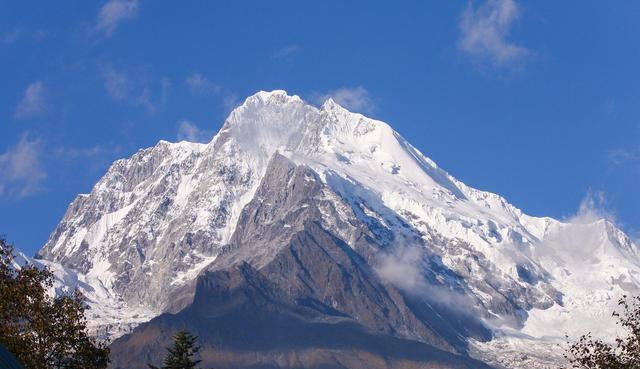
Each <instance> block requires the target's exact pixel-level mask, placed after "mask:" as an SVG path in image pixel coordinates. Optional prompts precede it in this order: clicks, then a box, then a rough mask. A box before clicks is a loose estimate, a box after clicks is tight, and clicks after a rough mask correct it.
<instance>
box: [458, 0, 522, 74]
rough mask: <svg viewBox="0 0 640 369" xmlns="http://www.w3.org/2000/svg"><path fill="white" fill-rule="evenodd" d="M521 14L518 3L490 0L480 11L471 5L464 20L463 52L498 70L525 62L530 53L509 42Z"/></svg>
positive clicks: (461, 46)
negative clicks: (500, 67) (523, 60)
mask: <svg viewBox="0 0 640 369" xmlns="http://www.w3.org/2000/svg"><path fill="white" fill-rule="evenodd" d="M519 13H520V12H519V8H518V4H517V3H516V2H515V1H514V0H486V1H485V2H484V3H483V4H481V5H480V6H478V7H477V8H474V6H473V4H472V3H469V4H468V5H467V8H466V9H465V10H464V12H463V13H462V16H461V17H460V23H459V27H460V41H459V46H460V49H461V50H462V51H464V52H466V53H468V54H469V55H472V56H474V57H478V58H481V59H483V60H485V61H488V62H489V63H491V64H493V65H494V66H506V65H511V64H512V63H514V62H518V61H521V60H522V59H523V58H524V57H525V56H526V55H527V54H529V50H528V49H527V48H525V47H523V46H520V45H516V44H514V43H512V42H510V41H509V40H508V39H507V37H508V36H509V32H510V31H511V28H512V26H513V24H514V22H515V21H516V20H517V19H518V17H519Z"/></svg>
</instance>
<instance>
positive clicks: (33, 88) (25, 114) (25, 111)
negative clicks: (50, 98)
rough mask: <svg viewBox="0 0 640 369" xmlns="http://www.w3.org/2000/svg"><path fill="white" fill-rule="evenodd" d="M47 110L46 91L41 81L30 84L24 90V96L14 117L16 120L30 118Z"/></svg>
mask: <svg viewBox="0 0 640 369" xmlns="http://www.w3.org/2000/svg"><path fill="white" fill-rule="evenodd" d="M46 109H47V102H46V90H45V87H44V83H43V82H42V81H36V82H33V83H31V84H30V85H29V86H27V88H26V89H25V90H24V94H23V96H22V99H21V100H20V102H18V106H17V107H16V112H15V114H14V116H15V117H16V118H31V117H35V116H37V115H40V114H42V113H44V112H45V111H46Z"/></svg>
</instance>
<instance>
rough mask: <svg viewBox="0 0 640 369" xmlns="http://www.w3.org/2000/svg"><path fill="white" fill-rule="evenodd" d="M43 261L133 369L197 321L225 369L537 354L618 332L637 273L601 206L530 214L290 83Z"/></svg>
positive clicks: (142, 182) (78, 211)
mask: <svg viewBox="0 0 640 369" xmlns="http://www.w3.org/2000/svg"><path fill="white" fill-rule="evenodd" d="M37 257H38V258H39V259H42V260H43V263H47V264H48V265H51V266H52V267H53V268H54V269H56V270H57V275H58V276H59V278H60V280H61V283H62V284H66V285H67V286H79V287H80V288H81V289H83V290H84V291H85V293H86V294H87V296H88V297H89V299H90V306H91V309H90V314H91V323H92V327H93V329H95V331H96V333H97V334H100V335H103V336H106V337H110V338H117V337H120V336H122V335H123V334H126V335H124V336H123V337H121V338H120V339H118V340H117V341H116V342H115V343H114V345H113V349H114V352H115V353H116V354H117V355H118V356H117V359H115V363H114V366H115V367H122V368H129V367H134V366H135V365H136V364H139V363H142V364H144V362H145V360H147V359H148V358H149V356H153V355H158V353H157V352H154V351H153V349H152V347H153V346H154V345H155V346H158V345H157V342H156V340H155V338H154V337H155V336H156V335H161V334H164V335H165V336H167V337H168V336H170V333H168V332H170V331H171V330H172V329H173V328H175V327H184V326H187V327H189V328H190V329H192V330H193V331H194V332H195V333H197V334H198V335H200V336H201V337H202V339H203V340H204V341H203V346H204V349H203V360H204V362H205V363H207V364H208V365H209V364H210V365H215V366H216V367H221V368H225V367H243V368H244V367H246V368H249V367H252V368H253V367H265V368H267V367H268V368H271V367H273V368H299V367H300V368H310V367H313V368H316V367H317V368H321V367H331V368H333V367H341V368H354V369H355V368H360V367H369V368H387V367H393V368H405V367H406V368H411V367H416V366H420V367H422V366H421V365H426V364H425V363H429V365H434V366H437V365H440V366H444V367H481V365H483V364H480V363H479V362H477V361H474V359H472V358H471V356H473V357H475V358H476V359H480V360H483V361H485V362H487V363H489V364H491V365H501V366H505V367H519V366H520V367H521V366H522V365H523V362H524V363H527V365H530V366H535V365H538V366H543V365H545V361H547V360H559V357H558V354H557V353H556V354H555V356H553V351H555V350H557V349H556V348H555V347H554V345H555V343H556V342H557V341H558V340H561V339H562V338H563V337H564V334H565V333H569V334H571V335H577V334H580V333H582V332H585V331H589V330H592V331H594V332H596V331H601V332H604V333H605V334H608V333H611V332H612V331H611V329H613V328H612V327H611V326H610V325H609V324H607V321H606V319H602V317H603V316H606V315H607V314H609V312H610V311H611V310H612V309H613V306H615V303H616V301H617V298H618V297H619V296H621V295H623V294H625V293H631V292H637V291H638V287H639V286H640V258H639V256H638V248H637V245H635V244H634V243H633V242H632V241H631V240H630V239H629V238H628V237H627V236H626V235H625V234H624V233H623V232H622V231H620V230H619V229H617V228H616V227H615V226H614V225H613V224H612V223H610V222H608V221H607V220H601V219H583V220H581V221H576V222H561V221H558V220H554V219H551V218H537V217H531V216H528V215H526V214H524V213H523V212H522V211H521V210H519V209H517V208H515V207H514V206H512V205H511V204H509V203H508V202H507V201H506V200H505V199H504V198H502V197H500V196H498V195H496V194H493V193H489V192H484V191H479V190H476V189H474V188H471V187H469V186H467V185H465V184H463V183H462V182H460V181H458V180H457V179H455V178H454V177H453V176H451V175H450V174H449V173H447V172H446V171H444V170H442V169H441V168H439V167H438V166H437V165H436V164H435V163H434V162H433V161H432V160H430V159H429V158H427V157H426V156H424V155H423V154H422V153H421V152H420V151H418V150H417V149H416V148H414V147H413V146H412V145H411V144H410V143H409V142H407V141H406V140H405V139H404V138H402V137H401V136H400V135H399V134H398V133H397V132H396V131H394V130H393V129H392V128H391V127H390V126H389V125H388V124H386V123H384V122H381V121H377V120H374V119H370V118H367V117H365V116H363V115H361V114H356V113H352V112H349V111H348V110H346V109H345V108H343V107H341V106H340V105H338V104H337V103H336V102H335V101H333V100H331V99H329V100H327V101H326V102H325V103H324V104H323V105H322V106H321V107H320V108H316V107H314V106H311V105H308V104H306V103H305V102H304V101H303V100H302V99H300V98H299V97H298V96H289V95H288V94H287V93H286V92H285V91H272V92H264V91H261V92H258V93H257V94H255V95H253V96H250V97H249V98H247V99H246V100H245V102H244V103H243V104H242V105H241V106H239V107H238V108H236V109H235V110H234V111H233V112H231V114H230V115H229V117H228V118H227V120H226V121H225V123H224V125H223V127H222V129H221V130H220V131H219V132H218V133H217V134H216V136H215V137H214V138H213V140H212V141H211V142H209V143H208V144H196V143H190V142H184V141H183V142H179V143H169V142H166V141H161V142H159V143H158V144H157V145H156V146H154V147H152V148H149V149H144V150H140V151H138V152H137V153H136V154H134V155H133V156H132V157H131V158H129V159H122V160H118V161H116V162H115V163H113V165H112V166H111V167H110V168H109V170H108V171H107V173H106V174H105V175H104V177H102V178H101V179H100V181H99V182H98V183H97V184H96V185H95V186H94V188H93V189H92V191H91V193H90V194H88V195H79V196H78V197H77V198H76V199H75V200H74V201H73V202H72V203H71V205H70V206H69V208H68V210H67V212H66V214H65V215H64V218H63V219H62V221H61V222H60V224H59V225H58V227H57V228H56V229H55V230H54V232H53V233H52V234H51V236H50V238H49V240H48V241H47V243H46V245H45V246H44V247H43V248H42V250H40V252H39V253H38V255H37ZM136 326H137V328H135V329H134V327H136ZM132 329H133V331H132ZM160 346H161V345H160ZM359 363H360V364H359ZM363 365H364V366H363Z"/></svg>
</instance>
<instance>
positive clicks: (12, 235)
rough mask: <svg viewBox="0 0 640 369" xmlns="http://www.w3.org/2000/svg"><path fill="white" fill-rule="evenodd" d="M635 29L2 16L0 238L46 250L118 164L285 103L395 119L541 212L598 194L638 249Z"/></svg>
mask: <svg viewBox="0 0 640 369" xmlns="http://www.w3.org/2000/svg"><path fill="white" fill-rule="evenodd" d="M639 18H640V2H637V1H625V2H616V3H615V4H608V3H607V4H604V3H602V2H598V1H562V2H559V1H535V2H524V1H513V0H492V1H472V2H468V1H464V0H462V1H439V2H426V1H394V2H384V3H383V2H377V3H374V2H368V1H366V2H365V1H362V2H356V1H351V2H346V1H323V2H320V3H313V2H301V1H295V2H294V1H290V2H289V1H269V2H258V1H256V2H240V1H237V2H214V1H210V2H203V1H184V2H179V5H178V3H177V2H160V1H150V0H146V1H145V0H138V1H136V0H126V1H125V0H110V1H97V2H93V1H68V2H57V1H56V2H52V1H3V2H2V3H0V81H2V88H1V89H0V137H2V140H1V141H0V210H1V211H0V233H4V234H5V235H6V236H7V237H8V238H9V240H11V241H13V242H14V243H15V244H16V245H17V246H18V247H19V248H21V249H22V250H24V251H26V252H27V253H29V254H33V253H34V252H35V251H36V250H38V249H39V248H40V247H41V246H42V244H43V243H44V242H45V240H46V238H47V237H48V235H49V233H50V232H51V231H52V230H53V229H54V227H55V225H56V224H57V222H58V221H59V220H60V219H61V217H62V216H63V214H64V212H65V210H66V207H67V205H68V204H69V203H70V202H71V201H72V200H73V198H74V197H75V195H76V194H78V193H86V192H89V191H90V189H91V187H92V185H93V184H94V183H95V182H96V181H97V180H98V179H99V178H100V176H101V175H102V174H103V173H104V172H105V171H106V169H107V168H108V166H109V164H110V163H111V162H112V161H113V160H115V159H118V158H122V157H128V156H130V155H131V154H132V153H134V152H135V151H136V150H138V149H139V148H144V147H148V146H152V145H154V144H155V143H156V142H157V141H158V140H160V139H165V140H170V141H176V140H178V139H183V138H188V139H192V140H200V141H202V140H208V138H209V137H211V136H212V135H213V134H214V133H215V132H216V131H217V130H218V129H219V127H220V125H221V124H222V122H223V120H224V118H225V117H226V115H227V114H228V112H229V111H230V109H232V108H233V106H234V105H235V104H238V103H239V102H241V101H242V100H243V99H244V98H245V97H247V96H248V95H251V94H253V93H254V92H256V91H258V90H272V89H285V90H287V91H288V92H289V93H291V94H298V95H300V96H301V97H302V98H303V99H306V100H308V101H310V102H313V103H317V102H318V100H320V99H321V97H324V96H329V95H331V96H334V98H335V99H336V100H338V101H339V102H341V103H342V104H344V105H346V106H347V107H349V108H351V109H352V110H356V111H360V112H363V113H366V114H367V115H369V116H372V117H374V118H377V119H381V120H384V121H386V122H388V123H390V124H391V125H392V126H393V127H394V128H395V129H396V130H397V131H399V132H400V133H401V134H402V135H403V136H405V137H406V138H407V139H409V141H411V142H412V143H413V144H414V145H415V146H417V147H418V148H419V149H420V150H421V151H423V152H424V153H425V154H426V155H427V156H429V157H431V158H432V159H434V160H435V161H436V162H437V163H438V164H439V165H440V166H442V167H443V168H444V169H446V170H447V171H449V172H450V173H452V174H453V175H454V176H456V177H458V178H459V179H461V180H462V181H464V182H465V183H467V184H469V185H471V186H474V187H476V188H480V189H484V190H490V191H492V192H496V193H499V194H501V195H503V196H505V197H506V198H507V199H508V200H509V201H510V202H512V203H513V204H514V205H516V206H518V207H520V208H522V209H523V210H524V211H525V212H527V213H529V214H532V215H549V216H553V217H556V218H565V217H569V216H572V215H573V214H575V213H576V211H578V210H577V209H578V208H579V206H580V204H581V203H582V202H583V201H584V199H585V198H588V196H589V194H591V197H593V198H595V199H597V200H599V201H596V206H598V211H600V212H601V213H602V214H605V215H607V216H609V217H612V218H615V220H616V222H617V223H618V224H619V225H620V226H621V227H622V228H623V229H625V230H626V231H627V232H629V233H630V234H633V235H636V236H637V235H638V231H639V230H640V196H638V194H637V190H638V184H639V183H640V104H639V103H640V72H639V71H638V66H639V65H640V47H639V44H638V40H637V37H638V35H640V23H639V22H638V21H637V19H639ZM602 199H604V200H602ZM600 200H602V201H600Z"/></svg>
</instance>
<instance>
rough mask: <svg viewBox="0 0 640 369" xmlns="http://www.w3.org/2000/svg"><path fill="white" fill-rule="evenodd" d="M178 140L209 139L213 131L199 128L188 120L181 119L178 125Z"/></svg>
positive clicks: (197, 140) (196, 140)
mask: <svg viewBox="0 0 640 369" xmlns="http://www.w3.org/2000/svg"><path fill="white" fill-rule="evenodd" d="M177 137H178V141H189V142H201V143H206V142H209V141H211V137H213V133H212V132H211V131H207V130H203V129H200V128H199V127H198V126H196V125H195V124H193V123H191V122H189V121H188V120H183V121H181V122H180V125H179V126H178V135H177Z"/></svg>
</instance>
